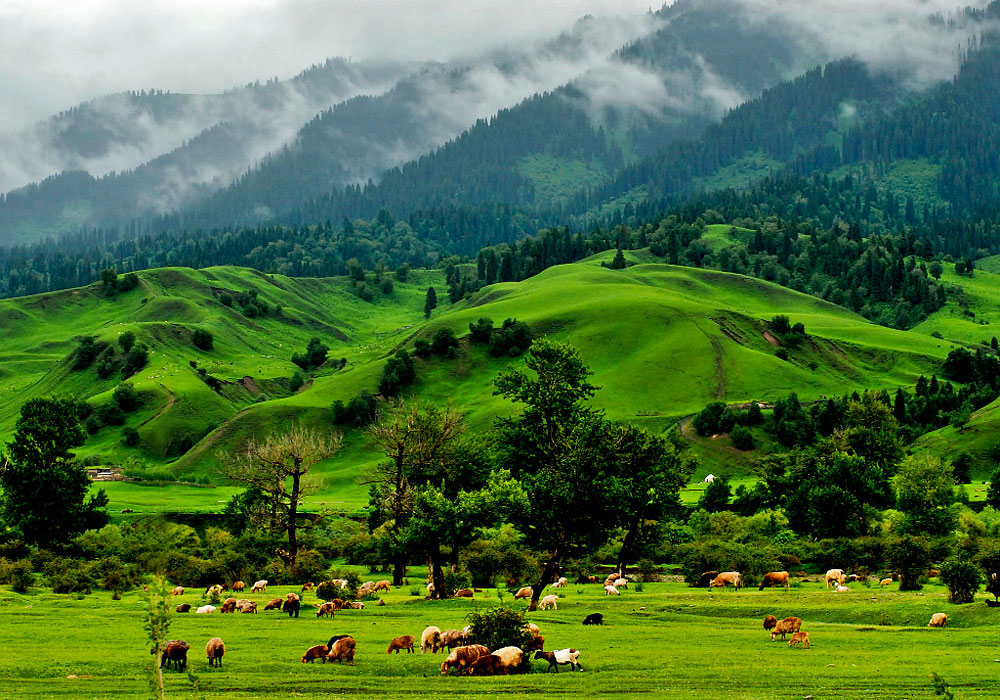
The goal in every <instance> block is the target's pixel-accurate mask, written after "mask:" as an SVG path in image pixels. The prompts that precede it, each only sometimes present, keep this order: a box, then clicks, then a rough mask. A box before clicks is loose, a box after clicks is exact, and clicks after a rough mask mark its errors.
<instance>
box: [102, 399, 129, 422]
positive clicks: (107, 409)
mask: <svg viewBox="0 0 1000 700" xmlns="http://www.w3.org/2000/svg"><path fill="white" fill-rule="evenodd" d="M97 417H98V419H99V420H100V421H101V423H103V424H104V425H125V412H124V411H123V410H122V409H121V408H119V407H118V404H117V403H115V402H114V401H112V402H111V403H106V404H104V405H102V406H101V407H100V408H98V409H97Z"/></svg>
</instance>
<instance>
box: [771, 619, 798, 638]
mask: <svg viewBox="0 0 1000 700" xmlns="http://www.w3.org/2000/svg"><path fill="white" fill-rule="evenodd" d="M801 626H802V618H801V617H786V618H785V619H784V620H782V621H781V622H779V623H778V624H777V625H775V626H774V629H773V630H771V641H772V642H773V641H774V640H775V639H777V638H778V635H779V634H780V635H781V639H782V641H784V639H785V635H786V634H794V633H796V632H798V631H799V628H800V627H801Z"/></svg>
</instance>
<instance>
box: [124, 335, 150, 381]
mask: <svg viewBox="0 0 1000 700" xmlns="http://www.w3.org/2000/svg"><path fill="white" fill-rule="evenodd" d="M148 361H149V349H148V348H147V347H146V346H145V345H143V344H142V343H139V344H138V345H136V346H134V347H133V348H132V349H131V350H129V351H128V353H127V354H126V355H125V359H124V360H123V361H122V379H128V378H129V377H131V376H132V375H133V374H135V373H136V372H138V371H140V370H141V369H142V368H143V367H145V366H146V363H147V362H148Z"/></svg>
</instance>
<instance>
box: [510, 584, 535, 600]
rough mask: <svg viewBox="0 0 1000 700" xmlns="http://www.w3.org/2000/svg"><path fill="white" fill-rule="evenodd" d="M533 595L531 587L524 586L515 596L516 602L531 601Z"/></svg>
mask: <svg viewBox="0 0 1000 700" xmlns="http://www.w3.org/2000/svg"><path fill="white" fill-rule="evenodd" d="M531 594H532V590H531V586H524V587H523V588H521V589H520V590H519V591H518V592H517V593H515V594H514V600H517V599H518V598H527V599H528V600H531Z"/></svg>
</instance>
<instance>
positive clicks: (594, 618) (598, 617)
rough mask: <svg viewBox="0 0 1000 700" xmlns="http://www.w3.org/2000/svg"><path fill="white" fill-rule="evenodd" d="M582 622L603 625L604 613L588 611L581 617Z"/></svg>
mask: <svg viewBox="0 0 1000 700" xmlns="http://www.w3.org/2000/svg"><path fill="white" fill-rule="evenodd" d="M583 624H585V625H603V624H604V615H602V614H601V613H590V614H589V615H587V617H585V618H583Z"/></svg>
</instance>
